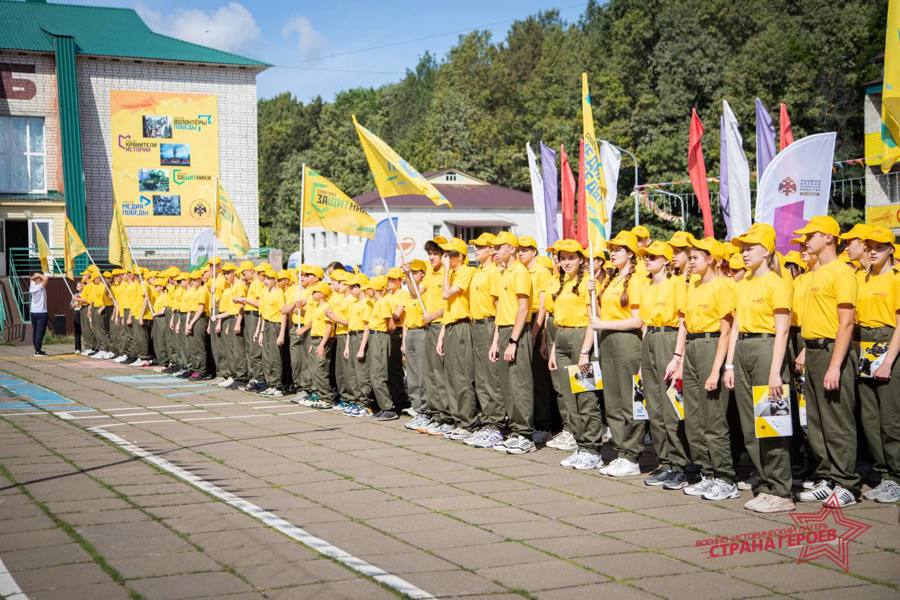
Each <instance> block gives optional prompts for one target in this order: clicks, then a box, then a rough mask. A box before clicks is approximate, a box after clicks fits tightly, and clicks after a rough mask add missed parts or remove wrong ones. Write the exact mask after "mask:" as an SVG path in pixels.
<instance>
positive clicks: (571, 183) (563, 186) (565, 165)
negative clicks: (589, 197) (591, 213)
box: [559, 144, 577, 240]
mask: <svg viewBox="0 0 900 600" xmlns="http://www.w3.org/2000/svg"><path fill="white" fill-rule="evenodd" d="M559 156H560V171H559V175H560V179H561V180H562V181H561V182H560V186H559V187H560V190H561V192H562V226H563V237H564V238H566V239H570V240H574V239H577V238H576V235H575V176H574V175H573V174H572V167H571V166H570V165H569V157H568V155H567V154H566V147H565V146H563V145H562V144H560V146H559Z"/></svg>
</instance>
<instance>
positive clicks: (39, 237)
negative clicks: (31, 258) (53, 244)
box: [34, 225, 50, 273]
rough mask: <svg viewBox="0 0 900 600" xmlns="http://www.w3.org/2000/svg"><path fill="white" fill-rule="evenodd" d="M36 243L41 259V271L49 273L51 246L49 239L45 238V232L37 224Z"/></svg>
mask: <svg viewBox="0 0 900 600" xmlns="http://www.w3.org/2000/svg"><path fill="white" fill-rule="evenodd" d="M34 243H35V244H36V245H37V250H38V258H39V259H40V261H41V273H49V272H50V261H49V259H50V246H48V245H47V240H45V239H44V234H43V233H41V228H40V227H38V226H37V225H35V226H34Z"/></svg>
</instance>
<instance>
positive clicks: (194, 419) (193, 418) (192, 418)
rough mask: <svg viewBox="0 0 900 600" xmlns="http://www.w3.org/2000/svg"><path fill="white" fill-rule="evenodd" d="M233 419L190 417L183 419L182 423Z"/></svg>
mask: <svg viewBox="0 0 900 600" xmlns="http://www.w3.org/2000/svg"><path fill="white" fill-rule="evenodd" d="M230 418H231V417H190V418H187V419H182V421H219V420H221V419H230Z"/></svg>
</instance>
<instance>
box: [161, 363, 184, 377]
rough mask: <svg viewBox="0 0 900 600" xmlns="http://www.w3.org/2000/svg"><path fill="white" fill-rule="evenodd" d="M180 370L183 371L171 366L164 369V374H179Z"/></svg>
mask: <svg viewBox="0 0 900 600" xmlns="http://www.w3.org/2000/svg"><path fill="white" fill-rule="evenodd" d="M180 370H181V369H179V368H178V367H176V366H175V365H169V366H168V367H166V368H165V369H163V370H162V372H163V373H166V374H168V375H171V374H172V373H177V372H178V371H180Z"/></svg>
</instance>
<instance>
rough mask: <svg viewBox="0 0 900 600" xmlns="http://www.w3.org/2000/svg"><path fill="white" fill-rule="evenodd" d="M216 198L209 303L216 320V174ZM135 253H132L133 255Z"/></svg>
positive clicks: (217, 192) (217, 251)
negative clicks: (210, 296)
mask: <svg viewBox="0 0 900 600" xmlns="http://www.w3.org/2000/svg"><path fill="white" fill-rule="evenodd" d="M215 181H216V191H215V194H216V200H215V202H214V203H213V206H215V210H216V212H215V215H214V219H213V261H212V298H210V299H209V304H210V307H211V309H212V310H211V311H210V312H211V313H212V320H213V321H215V320H216V258H217V257H218V255H219V244H218V241H217V240H216V236H217V235H219V176H218V175H216V179H215ZM133 256H134V254H132V257H133Z"/></svg>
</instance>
